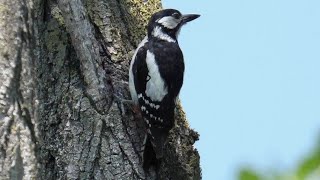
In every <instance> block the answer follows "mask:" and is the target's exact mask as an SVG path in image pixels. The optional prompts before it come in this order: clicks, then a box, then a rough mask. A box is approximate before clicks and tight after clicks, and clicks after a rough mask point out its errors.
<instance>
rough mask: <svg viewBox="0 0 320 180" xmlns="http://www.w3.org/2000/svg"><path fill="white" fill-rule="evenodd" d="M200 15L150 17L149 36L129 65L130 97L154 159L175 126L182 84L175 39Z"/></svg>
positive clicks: (168, 12)
mask: <svg viewBox="0 0 320 180" xmlns="http://www.w3.org/2000/svg"><path fill="white" fill-rule="evenodd" d="M199 16H200V15H197V14H187V15H182V14H181V13H180V12H179V11H178V10H175V9H165V10H161V11H159V12H157V13H155V14H153V15H152V17H151V19H150V21H149V24H148V34H147V36H146V37H145V38H144V39H143V40H142V42H141V43H140V44H139V46H138V48H137V49H136V51H135V53H134V56H133V58H132V61H131V64H130V71H129V88H130V93H131V97H132V99H133V101H134V103H135V104H136V105H137V106H139V107H140V110H141V112H142V117H143V118H144V120H145V122H146V127H147V141H149V142H150V143H151V145H152V148H153V151H154V154H155V156H156V159H160V158H162V156H163V148H164V145H165V142H166V139H167V137H168V134H169V131H170V130H171V129H172V128H173V126H174V109H175V105H176V100H177V98H178V95H179V92H180V89H181V86H182V84H183V74H184V61H183V54H182V51H181V49H180V47H179V44H178V41H177V37H178V35H179V31H180V29H181V27H182V26H183V25H184V24H186V23H187V22H189V21H192V20H194V19H196V18H198V17H199ZM147 143H148V142H147ZM145 151H146V149H145ZM145 158H146V157H144V160H146V159H145Z"/></svg>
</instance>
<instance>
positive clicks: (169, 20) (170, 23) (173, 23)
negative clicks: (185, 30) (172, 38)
mask: <svg viewBox="0 0 320 180" xmlns="http://www.w3.org/2000/svg"><path fill="white" fill-rule="evenodd" d="M157 22H158V23H159V24H162V25H163V26H164V27H166V28H168V29H174V28H176V27H177V26H178V24H179V23H180V19H176V18H174V17H172V16H166V17H163V18H161V19H158V20H157Z"/></svg>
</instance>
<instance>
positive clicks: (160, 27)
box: [148, 9, 200, 41]
mask: <svg viewBox="0 0 320 180" xmlns="http://www.w3.org/2000/svg"><path fill="white" fill-rule="evenodd" d="M199 16H200V15H198V14H185V15H183V14H181V13H180V12H179V11H178V10H175V9H164V10H161V11H159V12H157V13H155V14H153V15H152V17H151V19H150V21H149V24H148V36H149V37H151V36H153V37H158V38H160V39H163V40H165V39H166V38H167V40H169V41H170V38H172V39H173V40H176V38H177V36H178V34H179V31H180V28H181V27H182V26H183V25H185V24H186V23H187V22H190V21H192V20H194V19H196V18H198V17H199ZM165 36H169V37H165ZM168 38H169V39H168Z"/></svg>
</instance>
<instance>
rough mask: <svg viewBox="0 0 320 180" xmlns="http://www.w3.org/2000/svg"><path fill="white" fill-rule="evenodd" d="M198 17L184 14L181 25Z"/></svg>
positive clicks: (197, 15)
mask: <svg viewBox="0 0 320 180" xmlns="http://www.w3.org/2000/svg"><path fill="white" fill-rule="evenodd" d="M198 17H200V15H199V14H185V15H183V16H182V24H186V23H187V22H190V21H192V20H195V19H197V18H198Z"/></svg>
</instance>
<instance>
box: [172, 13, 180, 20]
mask: <svg viewBox="0 0 320 180" xmlns="http://www.w3.org/2000/svg"><path fill="white" fill-rule="evenodd" d="M172 17H174V18H176V19H179V18H180V14H179V13H176V12H175V13H173V14H172Z"/></svg>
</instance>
